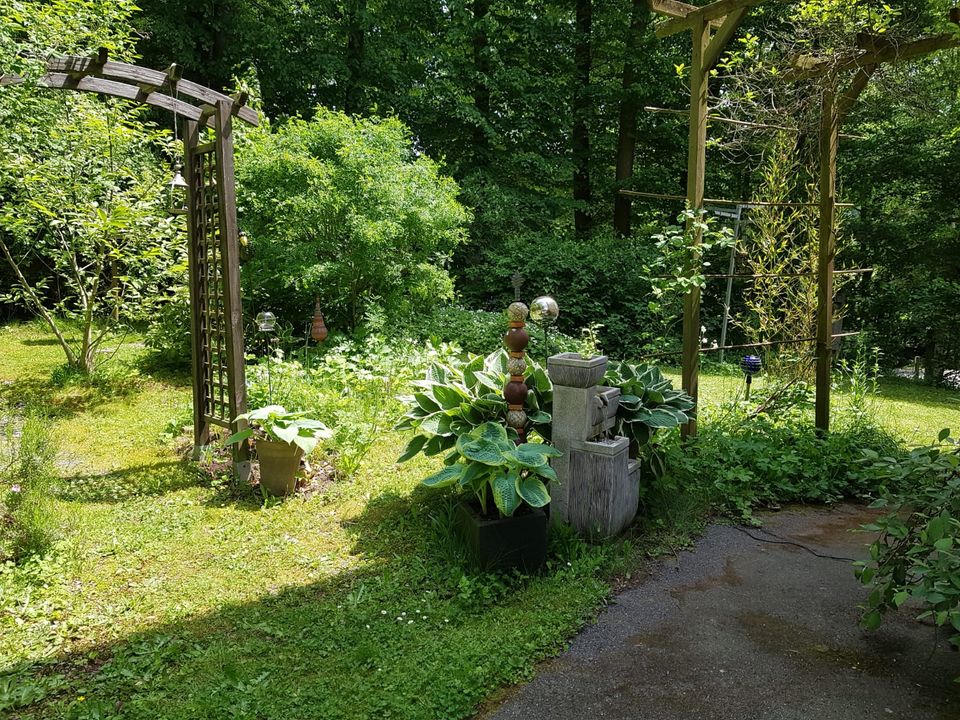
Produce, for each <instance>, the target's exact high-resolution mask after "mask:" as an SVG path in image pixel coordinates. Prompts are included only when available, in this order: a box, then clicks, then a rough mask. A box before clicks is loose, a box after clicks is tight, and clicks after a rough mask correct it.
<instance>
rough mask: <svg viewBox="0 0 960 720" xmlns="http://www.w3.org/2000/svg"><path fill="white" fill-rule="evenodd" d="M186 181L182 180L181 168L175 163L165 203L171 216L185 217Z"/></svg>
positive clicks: (186, 208) (186, 210)
mask: <svg viewBox="0 0 960 720" xmlns="http://www.w3.org/2000/svg"><path fill="white" fill-rule="evenodd" d="M188 187H189V186H188V185H187V181H186V180H184V179H183V166H182V165H180V163H176V164H175V165H174V166H173V178H172V179H171V180H170V185H169V186H168V187H167V195H168V198H167V202H168V204H169V210H170V214H171V215H186V214H187V212H188V207H187V188H188Z"/></svg>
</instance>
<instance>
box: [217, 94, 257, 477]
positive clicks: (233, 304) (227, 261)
mask: <svg viewBox="0 0 960 720" xmlns="http://www.w3.org/2000/svg"><path fill="white" fill-rule="evenodd" d="M232 106H233V103H232V102H231V101H223V100H221V101H219V102H218V103H217V105H216V113H215V119H216V146H217V147H216V155H217V185H218V186H219V193H218V201H219V204H220V212H219V218H220V256H221V258H222V263H223V278H222V282H223V305H224V307H223V316H224V318H225V319H226V324H225V328H224V330H225V333H224V334H225V344H226V348H225V356H226V357H225V358H224V362H225V364H226V367H227V391H228V393H229V398H228V401H227V402H228V407H229V413H230V415H229V417H230V420H231V421H233V418H236V417H237V416H238V415H242V414H243V413H245V412H246V411H247V390H246V388H247V382H246V369H245V365H244V345H243V307H242V305H241V297H240V231H239V228H238V227H237V187H236V179H235V173H234V160H233V115H232ZM234 422H235V421H234ZM233 429H234V430H239V429H240V428H239V427H236V425H235V426H234V428H233ZM233 448H234V451H233V452H234V455H233V459H234V467H235V470H236V472H237V475H238V477H239V478H240V479H241V480H246V479H247V478H249V476H250V443H249V442H248V441H243V442H242V443H239V444H237V445H234V446H233Z"/></svg>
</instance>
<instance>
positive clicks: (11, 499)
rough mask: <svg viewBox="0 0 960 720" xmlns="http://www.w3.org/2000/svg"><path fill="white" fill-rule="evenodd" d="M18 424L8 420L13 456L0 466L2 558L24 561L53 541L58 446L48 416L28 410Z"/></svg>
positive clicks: (9, 443)
mask: <svg viewBox="0 0 960 720" xmlns="http://www.w3.org/2000/svg"><path fill="white" fill-rule="evenodd" d="M15 423H16V420H10V421H9V422H8V423H7V426H6V435H7V437H6V441H5V446H6V447H7V448H9V449H10V455H11V457H10V458H9V460H7V461H6V466H5V467H4V466H0V492H2V496H0V497H2V502H0V558H2V557H3V556H4V555H6V556H9V557H11V558H13V559H14V560H22V559H24V558H26V557H28V556H31V555H38V554H42V553H43V552H44V551H45V550H46V549H47V548H48V547H49V546H50V544H51V543H52V541H53V531H54V528H53V511H52V508H51V503H50V493H51V486H52V485H53V482H54V480H55V478H56V475H55V472H54V460H55V458H56V449H55V447H54V445H53V440H52V438H51V436H50V430H49V423H48V421H47V419H46V418H44V417H42V416H41V415H39V414H37V413H34V412H29V413H27V415H26V416H25V417H24V418H23V419H22V421H21V423H20V427H19V429H17V430H15ZM18 436H19V437H18ZM0 462H3V460H2V457H0Z"/></svg>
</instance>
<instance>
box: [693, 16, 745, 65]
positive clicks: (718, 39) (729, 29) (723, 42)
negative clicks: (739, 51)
mask: <svg viewBox="0 0 960 720" xmlns="http://www.w3.org/2000/svg"><path fill="white" fill-rule="evenodd" d="M749 12H750V8H748V7H742V8H738V9H736V10H734V11H733V12H731V13H730V14H729V15H727V17H726V19H725V20H724V21H723V25H721V26H720V29H719V30H717V32H716V34H715V35H714V36H713V39H712V40H711V41H710V45H709V46H708V47H707V51H706V52H705V53H704V55H703V69H704V70H705V71H706V72H710V71H711V70H713V68H714V67H716V65H717V63H718V62H720V56H721V55H722V54H723V51H724V50H725V49H726V47H727V45H728V44H729V43H730V41H731V40H732V39H733V35H734V33H736V32H737V28H738V27H740V23H742V22H743V19H744V18H745V17H746V16H747V13H749Z"/></svg>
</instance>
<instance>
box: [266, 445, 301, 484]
mask: <svg viewBox="0 0 960 720" xmlns="http://www.w3.org/2000/svg"><path fill="white" fill-rule="evenodd" d="M256 447H257V457H259V458H260V487H262V488H263V489H264V490H266V491H267V492H268V493H270V494H271V495H274V496H276V497H284V496H286V495H291V494H292V493H293V491H294V490H295V489H296V487H297V472H298V471H299V470H300V459H301V458H302V457H303V450H301V449H300V448H299V447H297V446H296V445H294V444H293V443H285V442H275V441H273V440H257V444H256Z"/></svg>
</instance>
